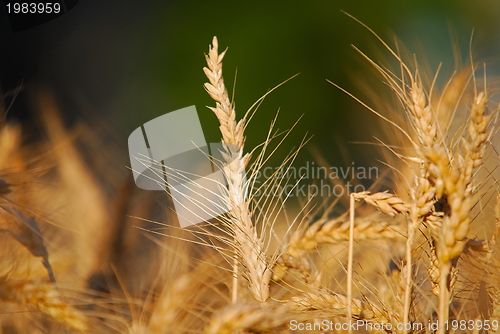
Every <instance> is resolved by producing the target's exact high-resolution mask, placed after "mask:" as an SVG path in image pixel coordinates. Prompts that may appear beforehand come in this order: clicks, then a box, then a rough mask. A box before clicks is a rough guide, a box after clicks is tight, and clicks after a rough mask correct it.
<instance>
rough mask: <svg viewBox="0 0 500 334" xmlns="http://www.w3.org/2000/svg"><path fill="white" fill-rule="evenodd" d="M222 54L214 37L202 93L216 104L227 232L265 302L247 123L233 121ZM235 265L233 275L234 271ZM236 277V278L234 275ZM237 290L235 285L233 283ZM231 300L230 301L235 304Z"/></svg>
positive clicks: (266, 291)
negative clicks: (249, 182) (248, 173)
mask: <svg viewBox="0 0 500 334" xmlns="http://www.w3.org/2000/svg"><path fill="white" fill-rule="evenodd" d="M224 54H225V51H224V52H222V53H221V54H219V53H218V41H217V38H216V37H214V39H213V41H212V46H211V47H210V48H209V52H208V55H206V60H207V65H208V68H207V67H205V68H203V70H204V72H205V74H206V76H207V78H208V80H209V82H208V83H205V89H206V90H207V92H208V94H209V95H210V96H211V97H212V98H213V99H214V100H215V102H216V104H215V107H209V109H210V110H212V111H213V112H214V113H215V115H216V116H217V119H218V120H219V123H220V131H221V133H222V142H223V144H224V150H225V152H223V156H224V159H225V160H226V166H225V167H224V168H223V171H224V174H225V177H226V180H227V183H228V186H229V189H228V205H229V208H230V220H231V222H232V225H231V226H230V228H231V229H232V230H233V233H234V240H235V244H236V252H237V256H238V258H239V259H240V261H241V262H242V263H243V266H244V267H245V269H246V272H245V275H246V276H247V278H248V281H249V284H250V290H251V292H252V294H253V296H254V297H255V299H256V300H258V301H260V302H264V301H265V300H266V299H267V298H268V297H269V281H270V279H271V271H270V269H269V267H268V265H267V258H266V254H265V253H264V251H263V246H262V240H261V239H260V238H259V236H258V235H257V231H256V229H255V227H254V226H253V223H252V214H251V212H250V209H249V202H248V195H247V192H246V184H245V182H246V181H245V167H246V166H247V165H248V162H249V160H250V154H245V155H243V148H244V145H245V137H244V135H243V132H244V129H245V124H246V119H245V118H243V119H241V120H240V121H238V122H237V121H236V111H235V109H234V107H233V105H232V103H231V102H230V100H229V96H228V92H227V89H226V86H225V85H224V79H223V77H222V59H223V58H224ZM237 268H238V267H237V263H236V264H235V266H234V272H235V273H236V271H237ZM235 276H236V275H235ZM233 285H234V286H233V289H236V286H237V282H236V283H233ZM234 299H235V298H234V296H233V301H234Z"/></svg>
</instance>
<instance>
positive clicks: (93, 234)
mask: <svg viewBox="0 0 500 334" xmlns="http://www.w3.org/2000/svg"><path fill="white" fill-rule="evenodd" d="M359 24H360V25H361V26H363V27H364V28H365V30H366V34H367V36H368V37H367V38H371V39H372V40H373V41H374V42H376V43H378V46H379V48H380V49H381V50H383V52H385V53H386V54H387V59H388V60H387V61H379V60H377V59H373V58H370V57H368V56H366V55H365V53H364V51H363V50H357V51H358V52H357V54H358V57H359V58H360V59H362V60H363V61H364V62H365V63H366V64H368V65H369V66H371V67H372V68H373V69H374V70H375V71H376V72H377V73H378V86H376V87H369V89H370V91H369V92H368V93H369V94H368V95H369V96H371V97H372V98H371V99H368V98H367V99H364V98H363V99H361V98H358V97H357V96H359V94H360V92H355V91H347V90H344V89H343V88H342V87H341V86H339V85H337V84H336V83H335V82H331V85H330V87H331V90H332V91H334V90H338V89H340V90H341V91H343V92H345V93H346V94H347V95H349V96H351V97H352V98H353V99H354V100H355V101H357V102H358V103H360V104H361V105H362V106H364V107H365V109H366V113H367V114H375V115H377V116H378V119H379V123H377V124H374V125H373V127H376V128H378V129H383V133H384V136H383V137H382V138H378V137H377V138H375V139H374V140H373V143H371V144H372V147H373V149H374V150H375V149H376V150H378V151H379V152H380V156H381V157H383V161H382V164H383V166H384V169H383V170H382V169H381V170H380V171H378V170H377V174H376V175H371V172H372V170H360V169H359V168H358V169H357V170H356V173H358V175H357V178H358V179H360V178H368V179H374V178H376V182H373V184H372V186H371V187H369V188H367V189H364V188H363V187H361V186H360V184H358V186H353V187H351V188H349V189H348V190H349V191H348V192H345V193H344V195H343V196H339V197H336V198H334V199H332V197H321V196H315V195H317V192H318V189H319V188H318V185H315V184H314V182H312V183H311V184H309V185H308V188H307V189H308V190H309V191H308V192H306V193H305V195H304V196H301V197H300V196H299V198H293V199H291V198H290V196H289V194H290V193H291V192H293V191H294V190H295V189H298V190H300V189H303V188H301V187H302V185H301V183H300V182H295V180H296V179H297V177H296V175H295V176H294V177H287V176H290V175H291V173H292V172H293V173H295V172H297V170H296V169H295V167H294V165H293V164H294V161H295V159H296V157H297V156H298V155H299V154H300V152H301V149H302V148H303V147H305V146H307V142H308V137H307V136H306V137H305V139H304V141H303V142H299V143H289V141H288V140H287V136H288V134H289V133H290V131H294V129H290V130H285V131H282V130H278V129H275V127H274V124H267V125H265V126H263V128H265V132H266V133H268V135H267V139H266V140H265V141H264V142H263V143H262V144H261V145H259V146H257V147H249V146H248V145H246V143H245V142H246V134H245V130H246V128H247V124H249V123H251V122H252V117H253V115H254V113H255V112H258V108H259V106H260V104H261V103H262V102H263V100H264V97H263V98H261V99H259V100H258V101H256V103H255V104H254V105H253V106H251V107H248V106H247V107H245V106H241V108H242V109H241V110H240V109H239V113H238V115H244V116H242V117H238V116H237V114H236V110H235V108H236V107H235V105H236V104H235V103H234V101H233V99H232V97H231V96H232V94H231V89H233V88H232V87H230V85H228V84H227V83H228V82H230V80H231V79H232V78H226V80H227V81H224V76H223V75H224V72H223V68H224V61H225V60H226V58H227V57H231V52H230V51H228V52H227V54H226V51H225V50H226V49H225V46H224V45H223V44H222V43H224V41H222V40H221V41H219V40H218V39H217V38H216V37H214V38H213V40H212V41H207V44H208V43H210V45H209V48H208V51H207V53H206V67H204V68H203V69H202V68H200V69H199V71H200V72H201V71H203V72H204V74H205V76H206V83H205V84H204V88H205V90H206V92H207V93H208V94H209V96H210V97H211V98H212V99H213V103H212V104H211V105H210V106H209V107H208V109H204V110H200V109H199V110H198V112H199V113H208V114H211V115H212V116H213V117H214V118H216V119H217V120H218V122H219V124H220V127H219V130H220V138H221V142H222V143H223V146H222V149H221V151H222V152H221V159H220V160H219V161H217V162H218V163H219V165H220V168H221V171H222V174H223V179H224V182H221V183H220V187H219V190H220V194H218V196H217V200H216V202H217V203H215V204H216V205H218V206H224V207H225V208H227V210H226V211H227V212H224V213H222V214H218V215H216V216H215V215H214V217H213V218H212V219H208V220H206V221H203V222H201V223H198V224H193V225H191V226H187V227H183V228H181V227H180V225H179V220H178V217H177V216H176V214H175V212H174V211H173V199H172V197H171V196H170V194H169V193H168V192H167V191H165V192H151V191H144V190H141V189H139V188H138V187H136V185H135V184H134V182H133V180H132V179H131V177H130V175H131V173H132V172H131V171H130V170H129V169H127V168H123V169H122V170H116V169H115V168H113V167H112V163H111V162H112V161H116V160H117V159H118V158H117V155H119V154H121V153H120V152H122V150H120V149H116V148H115V147H114V146H113V145H114V144H112V143H113V141H112V140H109V138H107V143H108V144H107V145H102V144H101V142H102V139H103V136H108V135H109V133H108V132H107V130H106V129H107V128H106V125H105V124H103V123H100V122H99V121H96V123H90V122H88V121H83V120H77V121H76V122H75V124H73V125H72V126H71V127H68V126H67V125H66V124H65V123H64V122H63V121H62V119H61V110H60V108H59V106H58V100H57V98H56V97H55V95H54V94H53V92H51V91H50V90H41V91H38V92H37V93H36V94H35V96H34V101H36V103H34V104H33V106H32V108H33V109H35V110H36V111H37V114H38V115H40V117H39V122H38V124H39V131H40V133H41V135H39V136H36V137H33V136H31V135H30V133H31V132H30V129H27V128H26V127H24V126H23V124H22V123H21V122H15V121H6V119H7V118H6V117H5V116H6V114H7V113H8V112H9V108H10V107H11V105H10V104H8V103H7V102H6V101H7V99H4V97H6V96H7V95H9V96H12V95H15V94H16V92H4V93H5V95H3V96H2V99H0V100H1V102H2V103H1V105H0V232H1V233H0V239H1V240H0V245H1V247H0V300H1V303H0V333H5V334H7V333H9V334H13V333H75V334H76V333H129V334H160V333H166V334H169V333H205V334H243V333H354V332H358V333H439V334H444V333H495V332H497V331H498V327H499V321H500V318H499V317H500V291H499V289H500V262H499V260H498V256H499V254H500V253H499V248H498V245H497V237H498V234H499V231H500V193H499V184H498V177H499V171H498V163H499V151H498V148H499V147H500V146H499V144H500V142H499V133H498V129H499V123H498V108H499V103H500V99H498V88H499V87H498V86H497V85H498V82H497V80H496V79H495V78H493V77H491V78H490V77H489V76H488V75H487V73H488V71H487V66H488V64H487V63H481V62H480V61H479V60H478V59H475V58H474V57H473V56H472V55H471V56H470V57H469V59H465V60H464V61H463V63H462V64H454V66H455V68H456V70H455V71H454V72H453V74H452V75H450V76H448V77H446V75H445V74H442V73H440V71H439V69H438V70H437V71H434V72H431V71H429V70H428V68H427V67H426V66H425V61H426V60H425V59H420V58H419V57H418V56H416V55H414V54H411V53H409V52H407V51H405V49H404V46H403V45H400V44H399V43H397V42H396V41H394V42H392V41H386V40H384V39H382V38H380V37H378V35H377V33H376V32H374V31H372V30H371V29H370V28H369V27H367V26H364V25H363V23H361V22H359ZM235 61H236V62H237V59H236V60H235ZM290 80H292V81H293V80H294V79H293V78H292V79H290ZM360 80H363V78H360ZM287 84H288V82H284V83H283V85H287ZM202 85H203V82H200V83H199V86H200V87H201V86H202ZM381 87H382V88H383V87H385V88H389V90H390V92H391V95H387V96H385V95H383V93H381V91H382V89H381ZM370 92H371V93H370ZM268 94H273V92H272V91H269V92H268ZM266 95H267V94H266ZM14 103H15V102H14ZM238 107H240V105H238ZM280 112H281V113H283V112H284V113H286V111H280ZM109 136H111V135H109ZM287 145H290V147H295V148H294V149H293V150H291V151H290V153H289V154H288V155H284V156H280V157H279V158H280V160H282V161H283V163H282V164H281V165H280V166H279V167H278V168H273V169H272V170H269V169H266V168H267V167H266V162H267V161H268V159H269V157H271V156H275V155H277V154H281V153H277V152H280V151H278V150H277V149H278V147H286V146H287ZM96 151H101V152H103V151H104V152H105V154H99V155H95V154H93V153H94V152H96ZM321 154H328V152H322V153H321ZM321 154H320V155H319V156H318V158H317V159H316V161H315V166H316V167H311V168H312V169H311V170H315V171H316V172H317V173H320V172H325V173H333V172H339V173H340V172H341V171H336V170H334V169H333V167H331V166H328V164H327V163H326V162H325V161H324V160H322V159H321ZM103 157H104V158H103ZM209 158H210V157H207V159H209ZM106 159H108V160H106ZM155 163H158V164H159V165H158V166H159V167H150V168H151V171H152V172H154V173H153V174H152V175H156V176H158V178H157V179H156V181H157V182H159V183H161V182H163V181H164V180H165V177H166V179H167V180H168V179H169V178H172V173H173V172H172V171H167V170H166V169H165V168H162V167H161V165H162V163H159V162H157V161H156V162H155ZM151 166H156V165H155V164H153V165H151ZM353 168H354V167H353ZM263 172H264V173H263ZM342 172H345V171H342ZM299 173H300V170H299ZM349 173H351V171H349ZM352 173H354V172H352ZM359 173H364V174H363V175H360V174H359ZM365 174H367V175H365ZM353 176H354V174H353ZM302 177H303V178H307V177H304V176H302ZM355 178H356V177H355ZM299 179H300V176H299ZM313 186H314V187H316V188H314V187H313ZM329 186H331V187H338V188H336V189H346V185H345V184H342V182H340V181H339V179H335V180H333V181H332V184H331V185H329ZM200 187H202V186H200ZM276 189H286V190H287V191H288V192H278V191H276ZM311 190H315V192H311ZM191 202H192V204H193V205H196V203H197V201H196V200H192V201H191Z"/></svg>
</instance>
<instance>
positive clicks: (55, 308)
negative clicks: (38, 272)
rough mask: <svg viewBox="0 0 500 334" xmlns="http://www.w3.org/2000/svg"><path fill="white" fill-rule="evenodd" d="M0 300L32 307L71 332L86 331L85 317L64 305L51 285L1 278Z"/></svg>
mask: <svg viewBox="0 0 500 334" xmlns="http://www.w3.org/2000/svg"><path fill="white" fill-rule="evenodd" d="M0 299H1V300H3V301H5V302H13V303H17V304H20V305H24V306H28V307H34V308H35V309H38V310H39V311H41V312H43V313H45V314H47V315H49V316H51V317H53V318H54V319H56V320H57V321H58V322H60V323H61V324H63V325H65V326H67V327H68V328H70V329H72V330H77V331H81V332H86V331H87V322H86V319H85V317H84V316H83V315H82V314H81V313H80V312H79V311H78V310H76V309H75V308H74V307H72V306H70V305H68V304H66V303H65V302H64V301H63V300H62V299H61V296H60V294H59V292H58V290H57V288H56V287H55V286H54V285H52V284H47V283H43V282H35V281H30V280H8V279H7V278H6V277H2V278H0Z"/></svg>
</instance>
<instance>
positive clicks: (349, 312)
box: [347, 194, 356, 334]
mask: <svg viewBox="0 0 500 334" xmlns="http://www.w3.org/2000/svg"><path fill="white" fill-rule="evenodd" d="M355 202H356V198H355V197H354V194H351V198H350V203H349V206H350V226H349V255H348V260H347V317H348V318H349V323H350V322H351V321H352V260H353V256H354V205H355ZM349 334H352V328H351V326H349Z"/></svg>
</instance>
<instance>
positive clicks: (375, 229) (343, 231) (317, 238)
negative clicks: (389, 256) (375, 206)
mask: <svg viewBox="0 0 500 334" xmlns="http://www.w3.org/2000/svg"><path fill="white" fill-rule="evenodd" d="M403 237H404V232H403V231H402V229H401V227H400V226H399V224H397V223H394V222H384V221H376V220H372V219H366V218H365V219H358V220H355V223H354V239H355V240H357V241H362V240H401V239H402V238H403ZM347 241H349V221H346V220H342V219H331V220H328V221H326V222H324V221H321V220H320V221H317V222H315V223H313V224H312V225H310V226H309V227H308V228H307V229H306V230H305V231H304V232H302V233H301V232H300V231H297V232H296V233H294V235H293V236H292V240H291V241H290V244H289V246H288V248H287V249H286V251H285V252H284V253H285V254H290V255H291V256H294V257H299V256H301V255H302V254H304V253H305V252H307V251H312V250H315V249H316V248H317V247H319V246H323V245H335V244H338V243H342V242H347Z"/></svg>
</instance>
